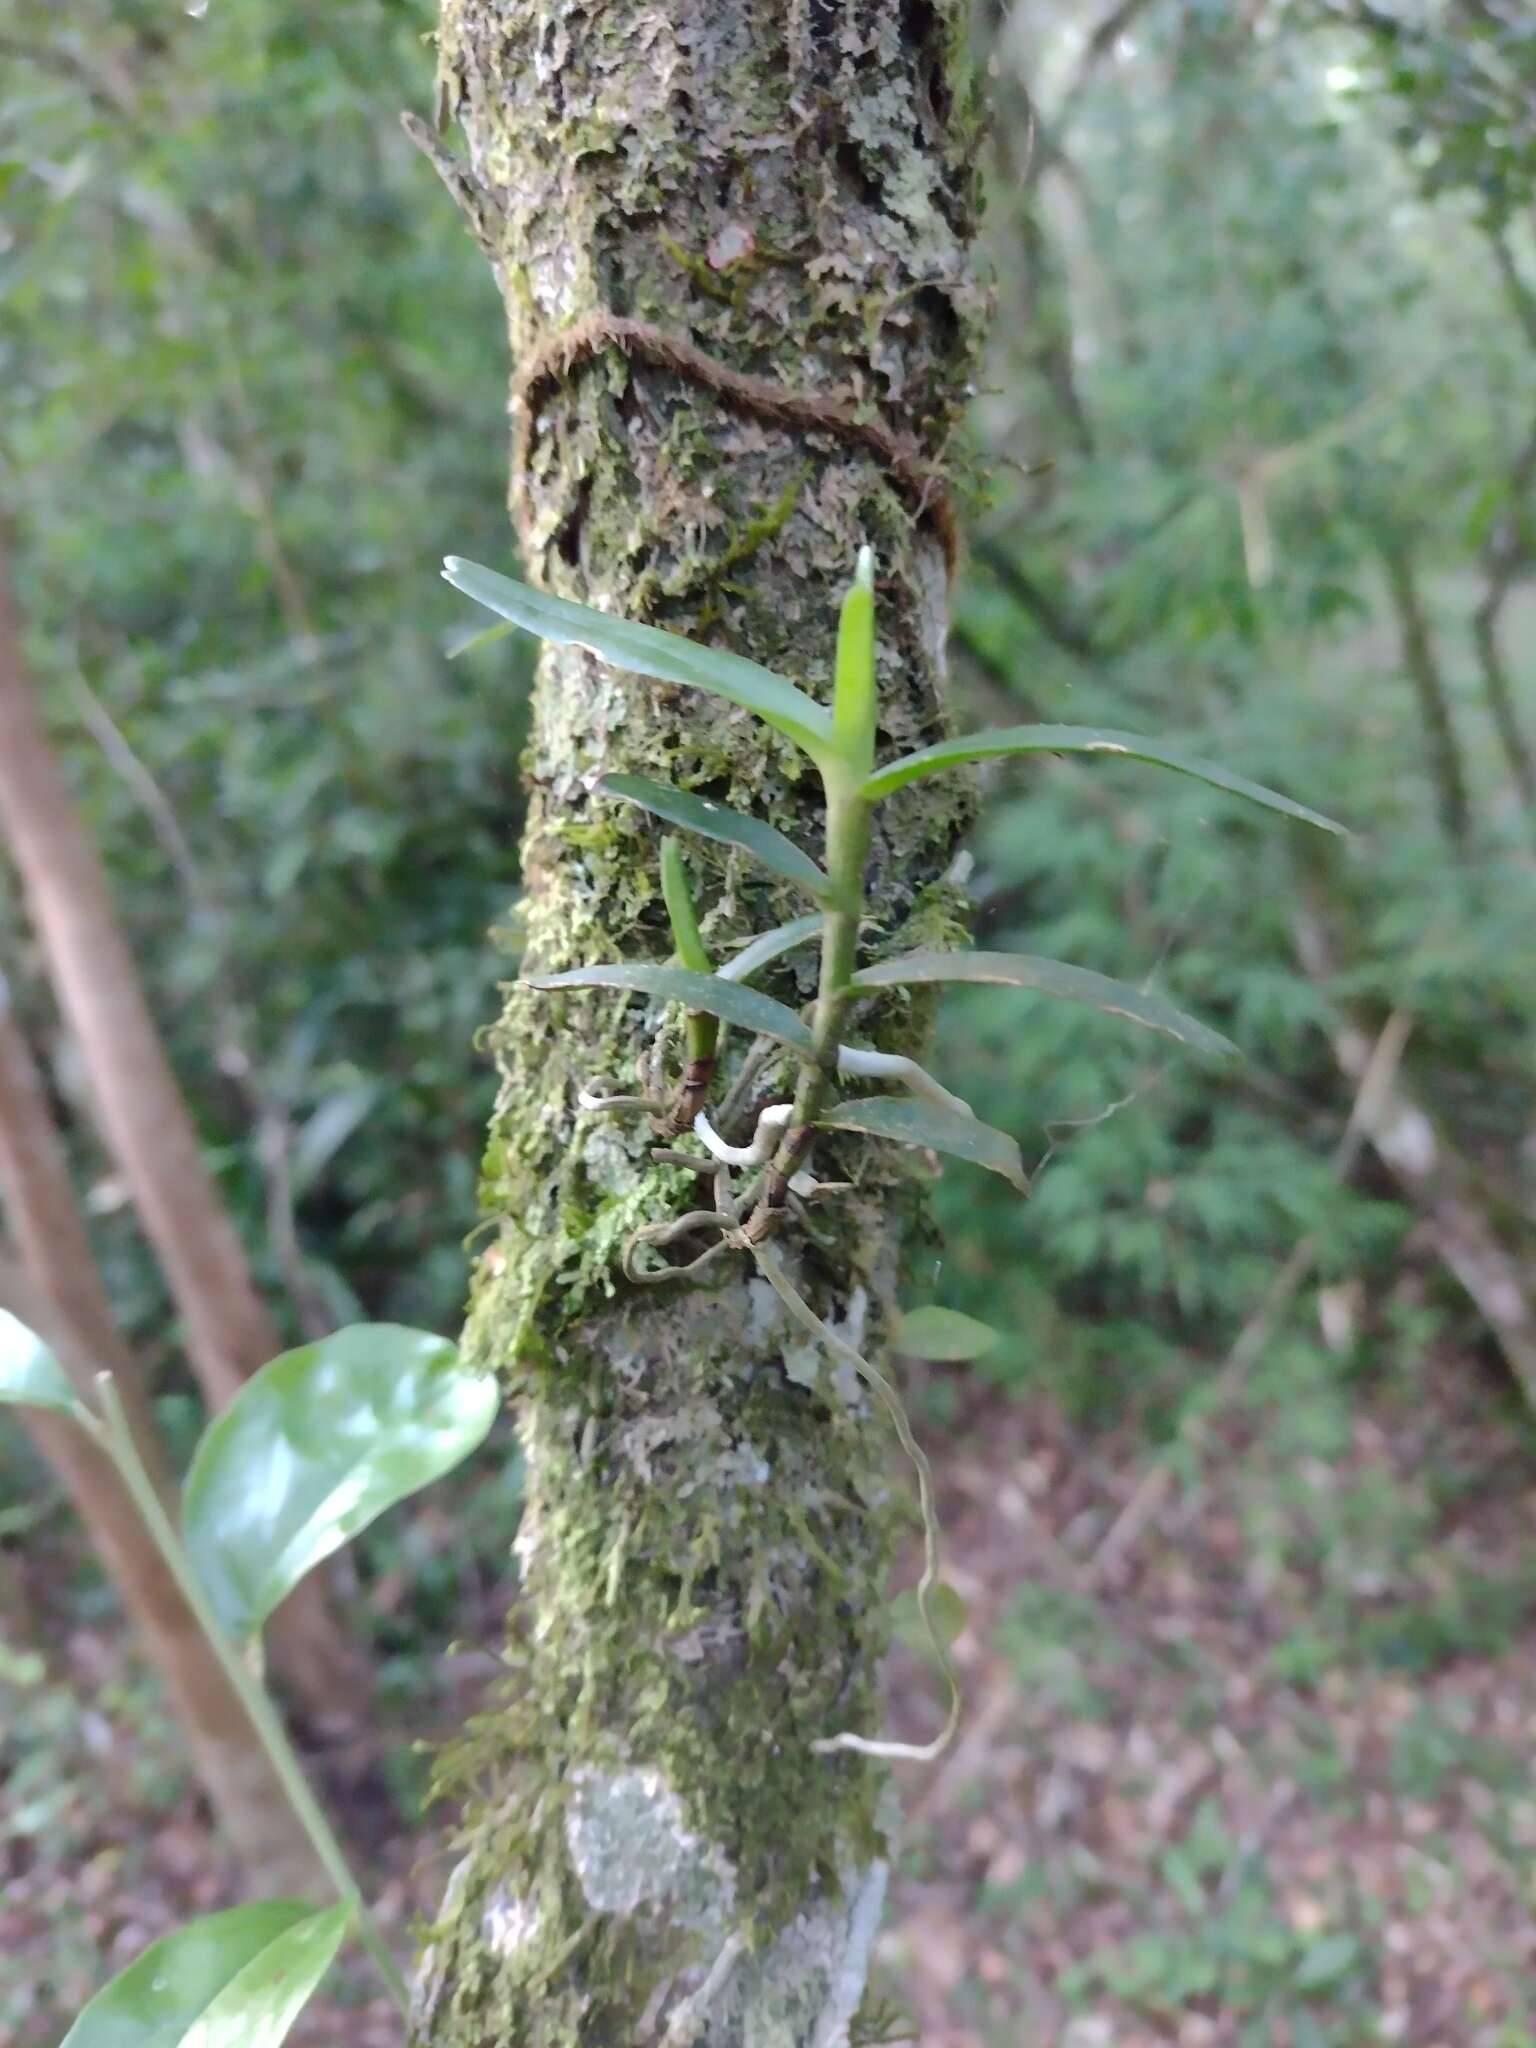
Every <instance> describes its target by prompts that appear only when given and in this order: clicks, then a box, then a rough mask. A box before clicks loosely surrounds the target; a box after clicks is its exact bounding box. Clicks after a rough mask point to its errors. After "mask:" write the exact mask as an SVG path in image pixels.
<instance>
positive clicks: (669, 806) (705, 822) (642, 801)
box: [597, 775, 827, 896]
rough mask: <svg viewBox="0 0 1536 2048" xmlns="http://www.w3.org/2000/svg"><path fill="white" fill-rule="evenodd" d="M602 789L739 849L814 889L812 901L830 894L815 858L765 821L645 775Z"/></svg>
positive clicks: (609, 778)
mask: <svg viewBox="0 0 1536 2048" xmlns="http://www.w3.org/2000/svg"><path fill="white" fill-rule="evenodd" d="M597 786H598V789H599V790H600V791H601V792H602V794H603V795H604V796H615V797H621V798H623V800H624V801H625V802H626V803H631V804H638V805H639V806H640V808H641V809H642V810H644V811H650V812H651V813H653V815H654V816H656V817H658V818H665V819H666V821H667V823H668V824H669V825H681V826H682V827H683V829H684V830H685V831H687V832H697V833H699V834H700V836H701V837H703V838H705V839H716V840H719V841H720V842H721V843H722V844H724V845H726V846H739V847H740V848H741V850H742V851H743V852H744V853H749V854H750V855H751V856H752V858H753V859H754V860H755V861H758V862H760V863H761V865H762V866H763V867H765V868H771V869H772V870H773V872H774V873H775V874H777V875H782V876H784V878H785V880H786V881H790V882H794V883H795V884H797V886H798V887H800V888H802V889H806V890H809V892H810V894H811V895H812V896H820V895H821V894H822V893H823V892H824V891H825V889H826V886H827V878H826V876H825V875H824V874H823V873H822V871H821V869H820V868H819V867H818V866H817V865H816V863H815V861H813V860H812V859H811V857H810V855H809V854H808V853H802V852H801V851H800V848H799V847H798V846H796V845H795V843H794V841H793V840H792V839H786V838H785V836H784V834H783V833H782V832H780V831H779V830H778V829H777V827H775V826H773V825H770V824H769V823H768V822H767V820H766V819H764V818H754V817H750V816H749V815H747V814H746V813H745V812H742V811H733V810H731V809H730V808H729V807H728V806H727V805H725V804H720V803H716V802H715V801H714V799H713V798H712V797H704V796H697V795H695V794H694V792H693V791H692V790H690V789H678V788H676V787H674V786H673V785H672V784H671V783H666V782H652V781H650V780H649V779H648V778H647V777H645V776H644V775H605V776H603V778H602V780H601V781H600V782H599V783H598V785H597Z"/></svg>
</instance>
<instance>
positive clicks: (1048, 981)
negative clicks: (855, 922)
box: [853, 952, 1238, 1059]
mask: <svg viewBox="0 0 1536 2048" xmlns="http://www.w3.org/2000/svg"><path fill="white" fill-rule="evenodd" d="M934 981H971V982H977V981H980V982H991V983H994V984H996V985H997V986H999V987H1004V988H1022V989H1031V990H1035V991H1038V993H1039V994H1041V995H1047V996H1063V997H1065V998H1066V1000H1067V1001H1068V1002H1072V1003H1087V1004H1088V1005H1089V1007H1090V1008H1091V1009H1095V1010H1102V1011H1103V1012H1104V1013H1105V1015H1106V1016H1110V1017H1126V1018H1129V1019H1130V1021H1131V1022H1132V1023H1133V1024H1141V1025H1144V1026H1145V1027H1146V1029H1147V1030H1148V1031H1160V1032H1162V1034H1163V1035H1164V1037H1166V1038H1176V1039H1177V1040H1178V1041H1179V1043H1180V1044H1181V1045H1187V1046H1188V1047H1189V1048H1190V1049H1191V1051H1193V1052H1198V1053H1204V1054H1205V1055H1206V1056H1207V1057H1208V1058H1211V1059H1235V1058H1236V1057H1238V1052H1237V1047H1236V1046H1235V1045H1234V1044H1233V1043H1232V1041H1231V1039H1230V1038H1223V1037H1222V1035H1221V1033H1220V1032H1219V1031H1213V1030H1212V1029H1211V1027H1210V1026H1209V1025H1208V1024H1202V1023H1200V1022H1199V1020H1198V1019H1197V1018H1194V1017H1188V1016H1186V1015H1185V1014H1184V1012H1183V1011H1182V1010H1179V1009H1175V1007H1174V1006H1173V1004H1172V1003H1165V1002H1163V1001H1162V999H1161V998H1160V997H1158V996H1151V995H1146V994H1144V993H1143V991H1142V990H1140V989H1135V988H1132V987H1131V986H1130V984H1129V983H1128V982H1124V981H1112V980H1111V979H1110V977H1109V976H1108V975H1107V974H1095V973H1094V971H1093V969H1092V968H1091V967H1071V966H1069V965H1068V964H1067V962H1066V961H1064V960H1045V959H1042V958H1041V957H1040V955H1039V954H1037V953H930V952H920V953H904V954H903V955H902V956H901V958H900V959H897V960H880V961H877V962H876V963H875V964H874V966H872V967H862V968H860V970H859V972H858V973H857V974H856V975H855V976H854V983H853V985H854V987H855V988H866V989H867V988H905V987H908V986H910V985H911V984H912V983H914V982H934Z"/></svg>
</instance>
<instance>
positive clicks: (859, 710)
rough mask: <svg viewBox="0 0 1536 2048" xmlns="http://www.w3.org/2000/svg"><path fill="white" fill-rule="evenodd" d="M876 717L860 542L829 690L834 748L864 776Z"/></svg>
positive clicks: (870, 598)
mask: <svg viewBox="0 0 1536 2048" xmlns="http://www.w3.org/2000/svg"><path fill="white" fill-rule="evenodd" d="M876 716H877V704H876V695H875V557H874V553H873V551H872V550H871V549H870V548H868V547H862V548H860V549H859V564H858V568H857V570H856V571H855V574H854V579H853V582H852V583H851V584H850V585H849V588H848V592H847V595H846V596H845V597H844V599H843V608H842V613H841V616H840V617H839V619H838V626H837V661H836V665H835V668H834V671H833V690H832V727H833V731H834V733H835V735H836V739H837V745H838V749H839V751H840V753H841V754H842V757H843V759H844V760H845V761H846V762H847V764H848V766H849V767H850V768H851V769H852V770H853V772H854V773H855V774H856V775H867V774H868V773H869V771H870V767H871V765H872V763H873V761H874V758H875V721H876Z"/></svg>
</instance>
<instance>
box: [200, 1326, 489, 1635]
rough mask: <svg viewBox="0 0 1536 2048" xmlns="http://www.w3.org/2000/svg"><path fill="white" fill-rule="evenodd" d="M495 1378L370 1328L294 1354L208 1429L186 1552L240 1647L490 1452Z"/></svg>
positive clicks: (426, 1340)
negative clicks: (312, 1580)
mask: <svg viewBox="0 0 1536 2048" xmlns="http://www.w3.org/2000/svg"><path fill="white" fill-rule="evenodd" d="M499 1405H500V1394H499V1392H498V1389H497V1384H496V1381H495V1379H494V1377H492V1376H491V1375H488V1374H483V1373H474V1372H470V1371H468V1370H467V1369H466V1368H465V1367H464V1366H463V1365H462V1364H461V1363H460V1361H459V1357H458V1353H457V1352H456V1350H455V1349H454V1347H453V1345H451V1344H449V1343H448V1342H447V1341H446V1340H445V1339H443V1338H441V1337H436V1336H433V1335H432V1334H431V1333H430V1332H429V1331H426V1330H409V1329H405V1328H403V1327H402V1326H401V1325H400V1324H398V1323H359V1324H355V1325H354V1326H353V1327H352V1328H350V1329H345V1330H338V1331H336V1333H335V1334H334V1335H333V1336H330V1337H324V1338H322V1339H321V1340H320V1341H319V1342H318V1343H316V1344H304V1345H301V1346H300V1347H299V1349H298V1350H296V1351H285V1352H284V1353H283V1355H282V1356H281V1357H280V1358H274V1359H273V1360H272V1362H271V1364H270V1365H264V1366H263V1367H262V1369H261V1371H260V1372H259V1373H257V1374H256V1376H255V1378H254V1379H252V1380H249V1381H247V1383H246V1385H245V1386H243V1387H242V1388H241V1389H240V1392H239V1393H238V1394H237V1395H236V1396H235V1398H234V1400H233V1401H231V1402H230V1404H229V1406H228V1407H227V1408H226V1409H225V1410H224V1412H223V1413H222V1414H221V1415H218V1416H216V1417H215V1418H214V1420H213V1421H212V1422H211V1423H210V1424H209V1425H208V1428H207V1430H206V1431H205V1432H204V1434H203V1439H202V1442H201V1443H200V1444H199V1445H198V1447H197V1452H196V1455H195V1456H194V1458H193V1460H192V1468H191V1470H190V1471H189V1472H188V1474H187V1483H186V1489H185V1495H184V1500H183V1511H182V1512H183V1525H184V1529H185V1534H186V1542H187V1549H188V1551H189V1552H190V1554H191V1558H192V1562H193V1564H194V1565H195V1566H196V1568H197V1574H198V1577H199V1578H200V1579H201V1580H202V1582H203V1586H204V1588H205V1590H206V1591H207V1593H208V1596H209V1598H210V1600H211V1601H212V1603H213V1606H214V1608H215V1610H216V1612H217V1613H218V1616H219V1619H220V1621H222V1622H223V1624H224V1626H225V1627H226V1628H227V1629H228V1630H229V1631H230V1633H231V1634H232V1635H234V1636H236V1637H238V1638H242V1639H243V1638H245V1637H248V1636H251V1635H254V1634H255V1632H256V1631H257V1630H258V1629H259V1628H260V1627H261V1625H262V1623H263V1622H264V1621H265V1620H266V1618H267V1616H268V1615H269V1614H270V1613H271V1612H272V1610H273V1608H274V1607H276V1606H277V1604H278V1602H279V1601H280V1600H282V1599H283V1598H284V1597H285V1596H286V1595H287V1594H288V1593H290V1592H292V1590H293V1588H294V1587H295V1586H296V1585H297V1584H298V1583H299V1581H300V1579H302V1578H303V1577H304V1575H305V1573H306V1572H308V1571H311V1570H312V1569H313V1568H314V1566H316V1565H317V1564H319V1563H320V1562H321V1560H322V1559H323V1558H327V1557H329V1556H330V1555H331V1553H332V1552H333V1551H335V1550H339V1549H340V1548H341V1546H342V1544H343V1543H345V1542H347V1541H348V1540H349V1538H351V1537H353V1536H355V1535H356V1534H357V1532H358V1531H359V1530H360V1529H366V1528H367V1527H368V1525H369V1523H370V1522H372V1521H374V1520H375V1519H376V1518H377V1517H378V1516H379V1515H381V1514H383V1512H384V1510H385V1509H386V1508H389V1507H393V1506H394V1504H395V1502H396V1501H399V1500H404V1499H405V1498H406V1497H407V1496H408V1495H410V1494H413V1493H416V1492H419V1491H420V1489H421V1488H422V1487H424V1486H427V1485H429V1484H430V1483H431V1481H432V1480H434V1479H438V1478H440V1477H441V1476H442V1474H443V1473H445V1472H449V1471H451V1470H452V1469H453V1467H454V1466H455V1465H457V1464H459V1463H460V1461H461V1460H462V1459H464V1458H466V1457H468V1455H469V1453H470V1452H471V1451H472V1450H474V1449H475V1448H476V1446H477V1445H478V1444H480V1443H481V1442H482V1441H483V1439H484V1438H485V1436H486V1433H487V1432H488V1431H489V1429H490V1427H491V1424H492V1422H493V1421H494V1420H495V1417H496V1411H497V1409H498V1407H499Z"/></svg>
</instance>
